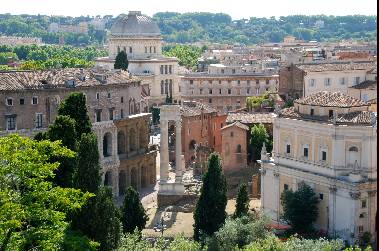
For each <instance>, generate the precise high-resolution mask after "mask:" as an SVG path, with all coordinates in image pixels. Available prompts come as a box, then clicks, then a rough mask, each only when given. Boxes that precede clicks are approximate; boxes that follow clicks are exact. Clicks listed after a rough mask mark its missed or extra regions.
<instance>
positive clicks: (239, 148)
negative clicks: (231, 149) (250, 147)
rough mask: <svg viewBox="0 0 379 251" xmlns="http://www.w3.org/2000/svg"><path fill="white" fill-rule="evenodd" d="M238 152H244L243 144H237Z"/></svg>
mask: <svg viewBox="0 0 379 251" xmlns="http://www.w3.org/2000/svg"><path fill="white" fill-rule="evenodd" d="M237 153H242V146H241V145H237Z"/></svg>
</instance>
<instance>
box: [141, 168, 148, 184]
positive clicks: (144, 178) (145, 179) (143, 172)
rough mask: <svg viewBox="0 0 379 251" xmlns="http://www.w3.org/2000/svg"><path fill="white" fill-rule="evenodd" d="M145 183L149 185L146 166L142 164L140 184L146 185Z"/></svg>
mask: <svg viewBox="0 0 379 251" xmlns="http://www.w3.org/2000/svg"><path fill="white" fill-rule="evenodd" d="M147 185H149V180H148V173H147V168H146V167H145V166H142V167H141V186H142V187H146V186H147Z"/></svg>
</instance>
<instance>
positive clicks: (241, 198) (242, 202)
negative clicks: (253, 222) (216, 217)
mask: <svg viewBox="0 0 379 251" xmlns="http://www.w3.org/2000/svg"><path fill="white" fill-rule="evenodd" d="M248 212H249V195H248V193H247V186H246V184H242V185H241V186H240V187H239V189H238V195H237V202H236V211H235V212H234V217H235V218H238V217H241V216H244V215H247V214H248Z"/></svg>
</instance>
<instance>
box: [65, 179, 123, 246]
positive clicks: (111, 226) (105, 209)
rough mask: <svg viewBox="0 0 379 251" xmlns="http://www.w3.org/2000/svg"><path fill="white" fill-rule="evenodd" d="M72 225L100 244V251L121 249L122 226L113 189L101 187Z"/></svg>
mask: <svg viewBox="0 0 379 251" xmlns="http://www.w3.org/2000/svg"><path fill="white" fill-rule="evenodd" d="M72 224H73V228H74V229H76V230H80V231H81V232H82V233H84V234H85V235H86V236H88V237H89V238H91V239H93V240H95V241H97V242H99V243H100V249H99V250H100V251H110V250H114V249H116V248H117V247H119V245H120V240H121V236H122V224H121V221H120V212H119V209H118V208H117V207H116V206H115V204H114V202H113V197H112V191H111V189H110V188H108V187H101V188H100V189H99V192H98V193H97V194H96V197H95V198H92V199H90V200H89V201H88V203H87V204H86V205H85V206H83V208H82V210H81V211H80V212H79V213H78V214H76V215H75V216H74V219H73V221H72Z"/></svg>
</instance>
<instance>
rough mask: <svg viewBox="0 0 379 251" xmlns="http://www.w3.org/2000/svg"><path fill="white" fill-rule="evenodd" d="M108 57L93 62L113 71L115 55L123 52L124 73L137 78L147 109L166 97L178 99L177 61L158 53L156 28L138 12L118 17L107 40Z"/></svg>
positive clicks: (158, 39)
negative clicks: (126, 57)
mask: <svg viewBox="0 0 379 251" xmlns="http://www.w3.org/2000/svg"><path fill="white" fill-rule="evenodd" d="M108 41H109V44H108V51H109V56H108V57H103V58H98V59H96V65H97V66H99V67H103V68H106V69H113V67H114V62H115V58H116V56H117V54H118V53H119V52H120V51H122V50H123V51H125V52H126V54H127V56H128V60H129V66H128V71H129V72H130V73H132V74H133V75H135V76H138V77H139V78H140V79H141V80H142V82H141V84H142V88H143V90H144V91H145V92H146V93H147V94H148V96H149V101H148V103H149V106H153V105H157V104H160V103H163V102H164V101H165V99H166V96H167V95H169V96H170V95H172V97H173V100H174V102H179V100H180V90H179V77H178V59H177V58H175V57H166V56H164V55H163V54H162V36H161V32H160V30H159V27H158V25H157V24H156V23H155V22H154V21H153V20H152V19H151V18H150V17H148V16H145V15H142V14H141V12H140V11H130V12H129V14H128V15H127V16H124V15H121V16H119V17H118V19H117V20H116V22H115V23H114V24H113V26H112V28H111V31H110V35H109V37H108Z"/></svg>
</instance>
